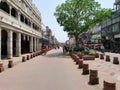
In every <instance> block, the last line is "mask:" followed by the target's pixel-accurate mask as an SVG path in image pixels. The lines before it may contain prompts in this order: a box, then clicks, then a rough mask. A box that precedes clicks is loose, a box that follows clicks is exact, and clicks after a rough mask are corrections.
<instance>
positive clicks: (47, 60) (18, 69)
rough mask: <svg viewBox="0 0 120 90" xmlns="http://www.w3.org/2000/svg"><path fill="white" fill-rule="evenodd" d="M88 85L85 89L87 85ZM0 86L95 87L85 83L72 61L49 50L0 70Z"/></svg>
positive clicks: (39, 89)
mask: <svg viewBox="0 0 120 90" xmlns="http://www.w3.org/2000/svg"><path fill="white" fill-rule="evenodd" d="M88 88H89V89H88ZM0 90H98V89H97V87H96V86H90V85H88V76H83V75H81V70H79V69H77V66H76V65H75V63H74V62H73V61H72V60H71V58H69V57H65V56H63V55H62V49H60V50H52V51H50V52H48V53H47V55H46V56H38V57H36V58H34V59H31V60H30V61H27V62H24V63H19V64H17V65H15V66H14V67H13V68H11V69H6V70H5V71H4V72H2V73H0Z"/></svg>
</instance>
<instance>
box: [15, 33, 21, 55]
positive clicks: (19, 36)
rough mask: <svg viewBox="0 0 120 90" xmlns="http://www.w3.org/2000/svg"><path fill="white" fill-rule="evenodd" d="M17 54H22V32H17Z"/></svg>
mask: <svg viewBox="0 0 120 90" xmlns="http://www.w3.org/2000/svg"><path fill="white" fill-rule="evenodd" d="M16 56H17V57H19V56H21V33H17V38H16Z"/></svg>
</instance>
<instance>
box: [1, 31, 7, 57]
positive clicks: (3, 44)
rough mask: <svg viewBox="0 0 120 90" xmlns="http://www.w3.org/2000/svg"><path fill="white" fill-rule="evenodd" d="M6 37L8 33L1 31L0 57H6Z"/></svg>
mask: <svg viewBox="0 0 120 90" xmlns="http://www.w3.org/2000/svg"><path fill="white" fill-rule="evenodd" d="M7 37H8V33H7V31H5V30H2V32H1V58H2V59H3V58H7Z"/></svg>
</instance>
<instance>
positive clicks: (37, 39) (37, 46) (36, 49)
mask: <svg viewBox="0 0 120 90" xmlns="http://www.w3.org/2000/svg"><path fill="white" fill-rule="evenodd" d="M38 40H39V39H38V38H36V50H37V51H38V50H39V48H38V44H39V42H38Z"/></svg>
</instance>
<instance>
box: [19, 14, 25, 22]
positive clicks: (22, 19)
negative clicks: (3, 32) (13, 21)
mask: <svg viewBox="0 0 120 90" xmlns="http://www.w3.org/2000/svg"><path fill="white" fill-rule="evenodd" d="M20 20H21V22H24V16H23V15H22V14H21V15H20Z"/></svg>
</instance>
